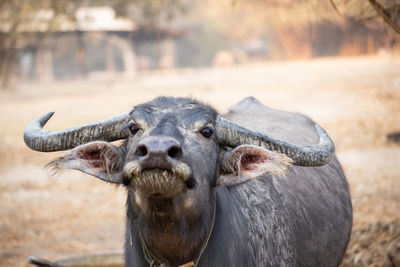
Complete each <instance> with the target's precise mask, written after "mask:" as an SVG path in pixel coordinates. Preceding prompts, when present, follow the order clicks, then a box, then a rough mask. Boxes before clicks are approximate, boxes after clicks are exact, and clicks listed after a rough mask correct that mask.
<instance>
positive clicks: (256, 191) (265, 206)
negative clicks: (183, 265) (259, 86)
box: [199, 98, 352, 267]
mask: <svg viewBox="0 0 400 267" xmlns="http://www.w3.org/2000/svg"><path fill="white" fill-rule="evenodd" d="M224 116H225V118H227V119H229V120H232V121H234V122H236V123H238V124H241V125H243V126H245V127H248V128H249V129H253V130H257V131H260V132H261V133H265V134H268V135H269V136H270V137H272V138H276V139H279V140H283V141H287V142H290V143H293V144H295V145H303V144H304V145H307V144H310V142H312V143H318V137H317V134H316V133H315V128H314V122H313V121H312V120H310V119H309V118H307V117H305V116H303V115H300V114H293V113H288V112H283V111H277V110H273V109H270V108H267V107H265V106H263V105H262V104H261V103H260V102H258V101H257V100H255V99H254V98H247V99H244V100H243V101H241V102H240V103H238V104H236V105H235V106H233V107H232V108H230V109H229V111H228V112H226V113H225V114H224ZM226 178H229V177H226ZM217 193H218V209H217V216H218V217H219V220H217V221H216V227H215V228H216V229H215V230H214V233H217V234H216V235H215V236H213V237H212V239H211V241H210V244H209V247H208V248H207V251H206V252H209V253H205V255H204V257H203V258H202V260H201V263H207V262H208V263H210V262H213V264H214V266H228V265H226V262H227V260H226V258H227V257H228V258H229V257H230V258H232V259H235V260H232V263H231V264H233V265H235V266H260V267H261V266H338V265H339V264H340V262H341V260H342V257H343V255H344V252H345V249H346V247H347V244H348V241H349V238H350V232H351V226H352V206H351V199H350V194H349V189H348V185H347V182H346V178H345V176H344V174H343V171H342V168H341V166H340V163H339V162H338V161H337V159H336V157H334V158H333V159H332V160H331V162H330V163H328V164H327V165H324V166H322V167H300V166H294V165H293V166H291V167H290V168H289V170H288V171H287V173H286V175H283V176H282V175H272V174H266V175H265V176H264V177H260V178H258V179H256V180H252V181H248V182H246V183H243V184H239V185H236V186H232V187H228V188H226V187H217ZM218 213H219V214H218ZM235 214H240V215H239V216H237V215H236V216H235ZM221 217H222V218H221ZM224 220H225V222H224ZM226 220H233V221H234V222H226ZM229 227H230V229H227V228H229ZM235 231H242V232H241V233H240V234H239V233H235ZM222 235H225V236H222ZM228 235H231V236H233V237H229V236H228ZM235 235H236V237H235ZM221 240H223V242H222V241H221ZM213 250H218V251H219V252H218V256H219V257H215V253H212V252H211V251H213ZM240 250H242V251H245V252H243V253H244V254H246V253H247V255H243V256H240V255H242V254H241V253H242V252H241V251H240ZM208 257H210V258H208ZM211 257H213V258H211ZM224 259H225V260H224ZM228 261H229V260H228ZM199 266H206V265H202V264H200V265H199ZM231 266H232V265H231Z"/></svg>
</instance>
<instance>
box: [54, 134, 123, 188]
mask: <svg viewBox="0 0 400 267" xmlns="http://www.w3.org/2000/svg"><path fill="white" fill-rule="evenodd" d="M123 154H124V153H123V151H122V149H121V148H119V147H116V146H113V145H111V144H110V143H108V142H102V141H97V142H92V143H88V144H84V145H80V146H78V147H76V148H74V149H72V150H70V151H68V153H67V154H66V155H64V156H62V157H60V158H57V159H55V160H53V161H52V162H50V163H49V164H47V166H49V167H52V168H53V169H54V170H55V171H57V170H59V169H74V170H80V171H82V172H84V173H87V174H90V175H93V176H95V177H97V178H100V179H102V180H104V181H107V182H110V183H122V165H123Z"/></svg>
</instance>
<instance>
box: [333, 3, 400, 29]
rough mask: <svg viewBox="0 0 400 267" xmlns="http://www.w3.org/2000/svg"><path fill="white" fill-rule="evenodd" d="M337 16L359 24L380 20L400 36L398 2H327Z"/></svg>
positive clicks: (399, 9) (399, 4)
mask: <svg viewBox="0 0 400 267" xmlns="http://www.w3.org/2000/svg"><path fill="white" fill-rule="evenodd" d="M329 1H330V3H331V5H332V7H333V9H334V10H335V11H336V13H338V14H339V15H342V16H346V17H350V18H355V19H357V20H359V21H360V22H369V21H373V20H376V19H382V20H383V21H384V22H385V23H386V24H387V25H388V26H389V27H390V28H391V29H393V30H394V31H395V32H396V33H397V34H400V0H380V1H377V0H368V1H364V0H354V1H349V0H329Z"/></svg>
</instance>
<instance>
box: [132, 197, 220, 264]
mask: <svg viewBox="0 0 400 267" xmlns="http://www.w3.org/2000/svg"><path fill="white" fill-rule="evenodd" d="M213 198H214V205H213V215H212V221H211V225H210V228H209V229H208V232H207V235H206V239H205V242H204V243H203V245H202V247H201V249H200V253H199V255H198V256H197V258H196V259H195V260H194V261H190V262H187V263H185V264H182V265H180V266H179V267H197V265H198V263H199V261H200V258H201V256H202V255H203V253H204V251H205V250H206V248H207V245H208V242H209V241H210V238H211V233H212V231H213V229H214V223H215V214H216V210H217V194H216V192H215V190H214V191H213ZM139 237H140V243H141V245H142V249H143V254H144V257H145V259H146V261H147V262H148V263H149V265H150V267H164V266H168V265H167V264H165V263H162V261H160V260H158V259H157V258H156V256H154V254H153V253H152V252H151V251H150V250H149V248H148V247H147V245H146V242H145V241H144V239H143V236H142V233H141V231H140V229H139ZM131 240H132V231H131Z"/></svg>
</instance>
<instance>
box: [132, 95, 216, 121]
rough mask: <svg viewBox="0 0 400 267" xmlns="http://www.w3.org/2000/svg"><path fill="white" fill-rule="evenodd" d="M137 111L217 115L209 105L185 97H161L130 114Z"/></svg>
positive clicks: (137, 107)
mask: <svg viewBox="0 0 400 267" xmlns="http://www.w3.org/2000/svg"><path fill="white" fill-rule="evenodd" d="M135 111H139V112H140V111H142V112H145V113H154V112H165V113H168V112H181V111H184V112H185V113H189V114H194V113H203V114H204V113H206V114H209V115H210V116H211V117H214V118H215V116H216V115H217V112H216V111H215V109H214V108H212V107H211V106H209V105H206V104H203V103H200V102H199V101H197V100H195V99H193V98H184V97H167V96H160V97H157V98H155V99H154V100H152V101H149V102H146V103H143V104H139V105H137V106H135V107H134V108H133V110H132V111H131V113H130V114H132V113H133V112H135Z"/></svg>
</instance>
